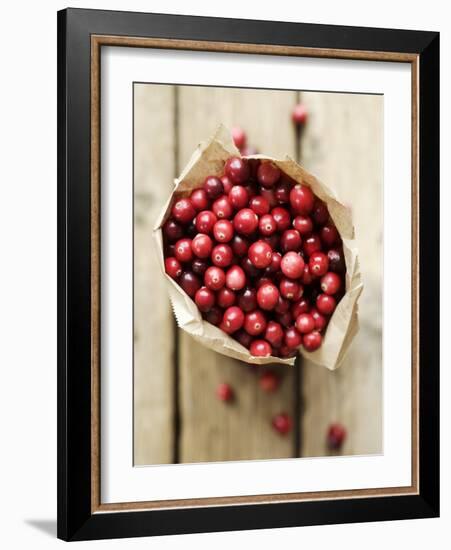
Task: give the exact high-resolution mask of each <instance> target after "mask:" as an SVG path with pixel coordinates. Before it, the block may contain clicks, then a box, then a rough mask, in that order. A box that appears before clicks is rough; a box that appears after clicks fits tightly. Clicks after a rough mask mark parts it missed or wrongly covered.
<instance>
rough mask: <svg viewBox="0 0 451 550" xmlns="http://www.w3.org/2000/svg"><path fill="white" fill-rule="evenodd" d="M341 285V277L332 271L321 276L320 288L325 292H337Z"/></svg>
mask: <svg viewBox="0 0 451 550" xmlns="http://www.w3.org/2000/svg"><path fill="white" fill-rule="evenodd" d="M340 287H341V279H340V277H339V276H338V275H337V274H336V273H333V272H332V271H329V273H326V274H325V275H324V276H323V277H321V290H322V291H323V292H324V293H325V294H337V292H338V291H339V290H340Z"/></svg>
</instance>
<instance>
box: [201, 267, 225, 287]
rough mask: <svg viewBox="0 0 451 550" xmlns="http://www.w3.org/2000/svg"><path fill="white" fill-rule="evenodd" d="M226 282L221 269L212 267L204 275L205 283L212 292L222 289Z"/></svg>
mask: <svg viewBox="0 0 451 550" xmlns="http://www.w3.org/2000/svg"><path fill="white" fill-rule="evenodd" d="M225 282H226V276H225V273H224V271H223V270H222V269H221V268H220V267H216V266H210V267H209V268H208V269H207V271H206V272H205V275H204V283H205V286H206V287H207V288H209V289H210V290H219V289H221V288H222V287H223V286H224V285H225Z"/></svg>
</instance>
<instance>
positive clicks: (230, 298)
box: [216, 287, 236, 309]
mask: <svg viewBox="0 0 451 550" xmlns="http://www.w3.org/2000/svg"><path fill="white" fill-rule="evenodd" d="M235 300H236V295H235V293H234V292H233V290H230V289H228V288H226V287H222V288H221V289H220V290H218V293H217V294H216V301H217V302H218V306H219V307H222V308H224V309H226V308H228V307H230V306H233V304H234V303H235Z"/></svg>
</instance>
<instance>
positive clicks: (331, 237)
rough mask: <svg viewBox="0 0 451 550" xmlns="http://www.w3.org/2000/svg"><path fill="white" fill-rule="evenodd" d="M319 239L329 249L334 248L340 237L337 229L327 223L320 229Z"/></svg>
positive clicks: (330, 223)
mask: <svg viewBox="0 0 451 550" xmlns="http://www.w3.org/2000/svg"><path fill="white" fill-rule="evenodd" d="M319 234H320V237H321V240H322V241H323V243H324V244H325V245H326V246H327V248H330V247H332V246H334V244H336V243H337V242H339V240H340V235H339V234H338V231H337V228H336V227H335V225H334V224H333V223H332V222H329V223H327V224H326V225H325V226H323V227H322V228H321V231H320V233H319Z"/></svg>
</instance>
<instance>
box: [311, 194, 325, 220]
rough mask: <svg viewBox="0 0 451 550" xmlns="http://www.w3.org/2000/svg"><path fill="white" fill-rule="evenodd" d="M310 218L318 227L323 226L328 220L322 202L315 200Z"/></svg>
mask: <svg viewBox="0 0 451 550" xmlns="http://www.w3.org/2000/svg"><path fill="white" fill-rule="evenodd" d="M312 218H313V220H314V221H315V223H317V224H318V225H324V224H325V223H326V222H327V220H328V219H329V210H328V209H327V206H326V204H325V203H324V202H323V201H320V200H318V199H317V200H316V201H315V204H314V206H313V210H312Z"/></svg>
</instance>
